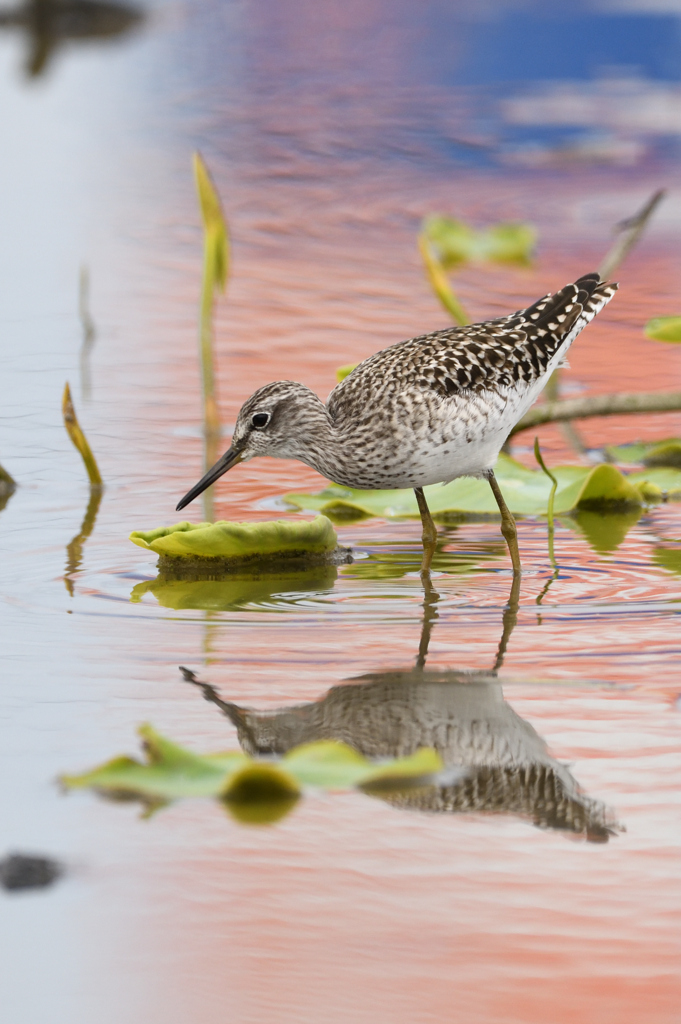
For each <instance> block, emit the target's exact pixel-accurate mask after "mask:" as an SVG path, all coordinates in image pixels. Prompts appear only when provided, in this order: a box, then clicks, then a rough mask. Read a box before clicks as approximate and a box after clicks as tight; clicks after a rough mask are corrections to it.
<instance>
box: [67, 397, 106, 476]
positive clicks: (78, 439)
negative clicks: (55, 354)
mask: <svg viewBox="0 0 681 1024" xmlns="http://www.w3.org/2000/svg"><path fill="white" fill-rule="evenodd" d="M61 408H62V413H63V415H64V426H65V427H66V431H67V433H68V435H69V437H70V438H71V440H72V441H73V444H74V446H75V447H76V448H77V449H78V451H79V452H80V455H81V458H82V460H83V462H84V464H85V469H86V470H87V475H88V479H89V481H90V486H91V487H103V486H104V485H103V483H102V477H101V474H100V472H99V467H98V465H97V461H96V459H95V457H94V455H93V454H92V449H91V448H90V445H89V444H88V442H87V438H86V437H85V434H84V433H83V431H82V429H81V426H80V424H79V422H78V418H77V416H76V410H75V409H74V408H73V401H72V399H71V388H70V387H69V385H68V384H67V385H66V386H65V388H64V397H63V398H62V404H61Z"/></svg>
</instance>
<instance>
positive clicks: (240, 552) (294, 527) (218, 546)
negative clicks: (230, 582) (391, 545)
mask: <svg viewBox="0 0 681 1024" xmlns="http://www.w3.org/2000/svg"><path fill="white" fill-rule="evenodd" d="M130 540H131V541H132V542H133V544H137V545H138V546H139V547H141V548H146V549H147V550H148V551H153V552H155V553H156V554H157V555H159V556H160V557H161V559H162V561H167V562H175V563H177V564H178V566H179V567H181V566H182V565H183V564H184V565H192V566H197V567H199V568H200V567H201V564H202V563H203V565H204V566H205V567H206V568H211V567H215V566H216V564H217V563H244V562H261V561H266V562H268V563H276V562H277V561H278V560H279V559H302V560H306V561H327V560H329V559H331V558H333V557H335V556H338V555H345V554H346V552H345V551H344V549H339V547H338V537H337V536H336V531H335V530H334V528H333V525H332V523H331V521H330V520H329V519H328V518H327V517H326V516H323V515H319V516H316V517H315V518H314V519H313V520H312V521H307V520H299V519H298V520H290V519H277V520H273V521H267V522H263V523H230V522H226V521H224V520H223V521H221V522H217V523H188V522H182V523H175V525H174V526H160V527H158V528H157V529H155V530H147V531H143V530H135V531H134V532H133V533H131V534H130ZM341 560H342V559H341Z"/></svg>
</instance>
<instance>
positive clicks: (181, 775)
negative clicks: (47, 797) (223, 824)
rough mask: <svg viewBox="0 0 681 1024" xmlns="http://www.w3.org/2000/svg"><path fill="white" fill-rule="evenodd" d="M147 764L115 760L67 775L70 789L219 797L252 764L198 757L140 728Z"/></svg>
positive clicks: (237, 757) (238, 758)
mask: <svg viewBox="0 0 681 1024" xmlns="http://www.w3.org/2000/svg"><path fill="white" fill-rule="evenodd" d="M138 732H139V735H140V736H141V737H142V742H143V748H144V753H145V754H146V758H147V760H146V762H142V761H136V760H135V759H134V758H131V757H115V758H113V760H111V761H107V762H106V763H105V764H103V765H100V766H99V767H98V768H93V769H92V771H89V772H84V773H83V774H82V775H64V776H62V777H61V780H60V781H61V782H62V784H63V785H64V786H66V787H67V788H68V789H83V788H91V789H96V790H100V791H103V792H110V793H115V794H129V795H130V796H140V797H147V798H149V799H152V800H154V799H161V800H175V799H177V798H179V797H188V796H194V797H196V796H216V795H217V794H218V793H219V792H220V790H221V789H222V788H223V787H224V785H225V780H226V779H227V778H228V777H229V776H230V775H231V774H233V773H234V772H235V771H237V770H238V769H239V768H241V767H243V766H244V765H245V764H247V763H248V761H249V758H248V757H247V756H246V754H242V753H240V752H238V751H237V752H236V753H232V752H229V753H224V754H194V753H192V752H191V751H190V750H186V749H185V748H184V747H180V746H178V745H177V744H175V743H173V742H172V741H171V740H168V739H166V738H165V737H164V736H161V735H160V734H159V733H157V732H156V731H155V729H153V728H152V727H151V726H150V725H142V726H140V728H139V730H138Z"/></svg>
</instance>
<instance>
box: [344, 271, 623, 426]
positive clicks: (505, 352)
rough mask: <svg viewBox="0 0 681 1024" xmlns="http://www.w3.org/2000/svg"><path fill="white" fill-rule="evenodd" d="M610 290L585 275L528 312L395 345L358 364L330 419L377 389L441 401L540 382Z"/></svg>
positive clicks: (606, 299) (609, 286)
mask: <svg viewBox="0 0 681 1024" xmlns="http://www.w3.org/2000/svg"><path fill="white" fill-rule="evenodd" d="M616 290H617V285H616V284H607V283H604V282H602V281H601V280H600V278H599V276H598V274H596V273H593V274H586V275H585V276H584V277H580V278H579V280H577V281H575V282H574V284H568V285H566V286H565V287H564V288H561V290H560V291H558V292H555V293H554V294H548V295H545V296H544V297H543V298H541V299H538V300H537V301H536V302H535V303H533V305H531V306H528V307H527V309H522V310H518V312H516V313H511V314H510V315H509V316H505V317H499V318H498V319H496V320H487V321H485V322H484V323H478V324H470V325H469V326H466V327H450V328H446V329H445V330H443V331H434V332H432V333H431V334H423V335H420V336H419V337H417V338H411V339H410V340H409V341H402V342H398V344H396V345H392V346H391V347H390V348H386V349H383V351H381V352H377V353H376V354H375V355H373V356H370V357H369V358H368V359H365V360H364V362H362V363H360V364H359V366H358V367H356V368H355V370H353V372H352V373H351V374H350V375H349V376H348V377H346V378H345V380H344V381H342V382H341V383H340V384H339V385H338V386H337V387H336V388H334V390H333V391H332V393H331V395H330V396H329V402H328V409H329V413H330V414H331V416H332V417H333V418H335V417H336V415H337V414H338V413H341V414H342V412H343V409H342V406H343V405H344V404H345V403H346V402H349V401H352V398H356V399H359V400H361V396H362V393H363V392H365V391H366V392H367V397H368V400H369V401H370V402H372V401H375V398H376V394H377V389H378V390H379V391H382V392H385V390H386V389H387V390H389V391H392V390H399V389H403V388H405V387H409V386H411V387H415V388H418V389H422V390H424V391H434V392H436V393H437V394H439V395H441V396H442V397H444V398H446V397H449V396H454V395H463V394H471V393H472V392H473V393H475V392H482V391H499V390H500V389H505V388H512V389H513V388H515V389H519V390H528V388H531V387H532V385H534V384H536V383H538V382H541V381H543V380H544V378H546V377H547V375H548V373H549V372H551V371H552V370H553V368H554V366H555V364H556V363H557V362H560V360H561V359H562V358H563V357H564V356H565V353H566V352H567V350H568V348H569V347H570V345H571V344H572V342H573V341H574V339H575V338H576V337H577V335H578V334H579V333H580V331H582V330H583V328H584V327H586V325H587V324H588V323H589V321H591V320H593V318H594V317H595V316H596V314H597V313H598V312H599V311H600V310H601V309H602V308H603V306H605V305H606V303H607V302H609V301H610V299H611V298H612V296H613V295H614V294H615V291H616Z"/></svg>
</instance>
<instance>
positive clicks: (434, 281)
mask: <svg viewBox="0 0 681 1024" xmlns="http://www.w3.org/2000/svg"><path fill="white" fill-rule="evenodd" d="M418 245H419V251H420V253H421V256H422V257H423V263H424V266H425V268H426V275H427V277H428V280H429V281H430V286H431V288H432V289H433V291H434V292H435V294H436V296H437V297H438V299H439V300H440V302H441V303H442V305H443V306H444V308H445V309H446V310H447V312H448V313H449V315H450V316H451V317H452V319H453V320H454V322H455V323H457V324H459V326H460V327H465V326H466V324H469V323H470V319H469V317H468V314H467V313H466V310H465V309H464V308H463V306H462V305H461V303H460V302H459V300H458V299H457V297H456V295H455V294H454V292H453V290H452V287H451V285H450V283H449V281H448V279H447V275H446V273H445V268H444V267H443V265H442V263H441V262H440V260H439V258H438V257H437V256H436V255H435V252H434V251H433V247H432V246H431V244H430V242H429V240H428V236H427V235H426V233H425V231H422V232H421V234H420V235H419V238H418Z"/></svg>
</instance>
